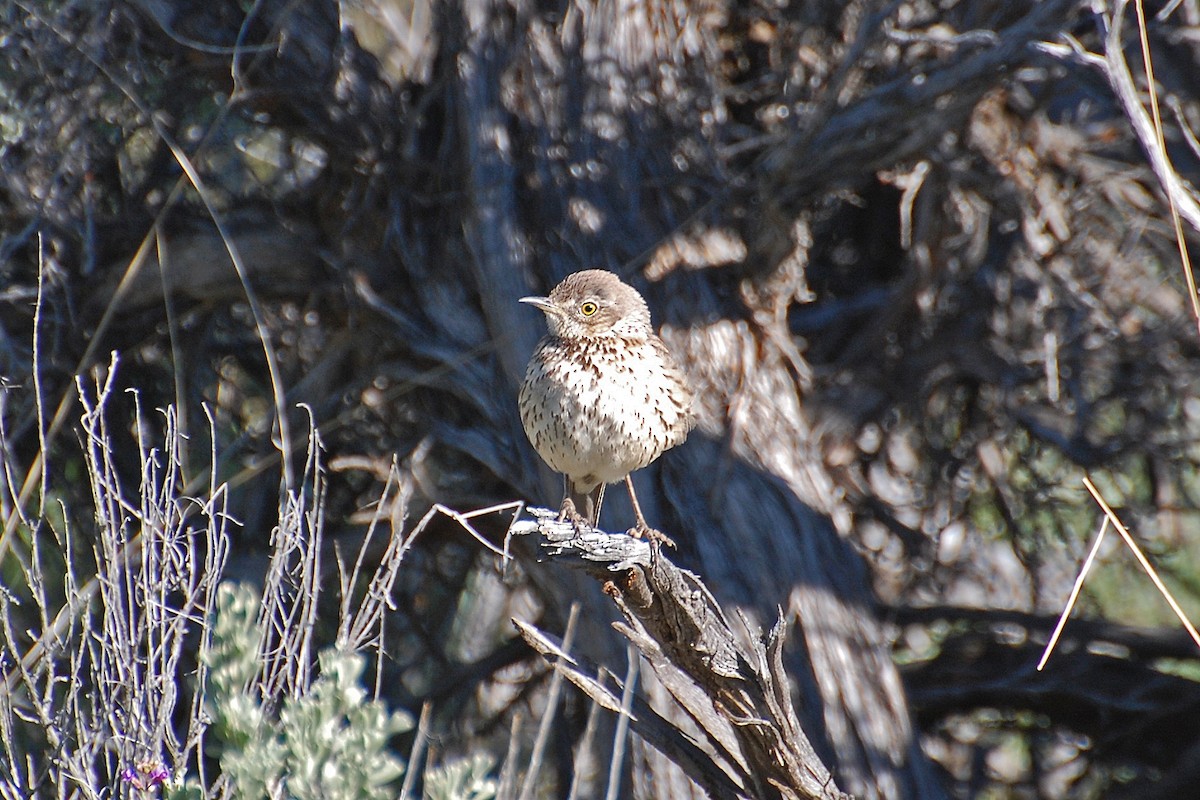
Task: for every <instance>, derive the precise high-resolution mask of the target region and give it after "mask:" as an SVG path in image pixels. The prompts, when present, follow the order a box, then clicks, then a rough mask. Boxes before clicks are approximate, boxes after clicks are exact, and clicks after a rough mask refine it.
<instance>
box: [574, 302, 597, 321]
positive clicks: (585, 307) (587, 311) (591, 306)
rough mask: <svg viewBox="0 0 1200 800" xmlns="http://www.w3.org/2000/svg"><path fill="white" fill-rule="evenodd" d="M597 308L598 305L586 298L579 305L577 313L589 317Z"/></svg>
mask: <svg viewBox="0 0 1200 800" xmlns="http://www.w3.org/2000/svg"><path fill="white" fill-rule="evenodd" d="M599 310H600V306H598V305H596V304H595V303H593V302H592V301H591V300H588V301H587V302H586V303H583V304H582V305H580V306H579V313H580V314H583V315H584V316H585V317H590V316H592V315H593V314H595V313H596V312H597V311H599Z"/></svg>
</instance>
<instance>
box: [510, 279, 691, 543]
mask: <svg viewBox="0 0 1200 800" xmlns="http://www.w3.org/2000/svg"><path fill="white" fill-rule="evenodd" d="M521 302H522V303H529V304H531V305H534V306H537V307H538V308H539V309H541V310H542V311H543V312H544V313H545V314H546V320H547V322H548V324H549V327H550V334H549V335H548V336H546V337H545V338H543V339H542V341H541V342H539V343H538V346H537V349H536V350H535V351H534V353H533V357H532V358H531V359H530V361H529V367H528V369H527V370H526V372H525V382H524V383H523V384H522V386H521V394H520V398H519V404H520V408H521V422H522V424H523V425H524V426H525V433H526V435H528V436H529V441H530V442H532V443H533V447H534V449H535V450H537V452H538V455H540V456H541V457H542V459H543V460H545V462H546V463H547V464H549V465H550V466H551V467H552V468H553V469H554V470H556V471H557V472H560V473H562V474H563V475H564V476H565V478H566V496H565V498H564V499H563V513H564V516H571V515H573V514H576V513H578V514H579V515H580V516H581V517H583V519H584V520H585V521H587V522H588V523H589V524H591V525H595V524H596V522H597V520H598V518H599V516H600V504H601V502H602V500H603V499H604V487H605V486H606V485H607V484H610V483H616V482H617V481H620V480H624V481H625V482H626V485H627V486H628V487H629V496H630V500H631V501H632V502H633V508H634V513H635V514H636V516H637V527H636V528H635V529H634V530H635V531H636V532H638V533H650V534H655V533H657V532H656V531H654V530H653V529H652V528H650V526H649V525H647V524H646V520H645V518H644V517H643V516H642V510H641V508H640V507H639V505H638V501H637V496H636V495H635V494H634V492H633V483H632V481H630V480H629V473H631V472H633V471H634V470H637V469H641V468H642V467H645V466H647V465H648V464H650V463H651V462H652V461H654V459H656V458H658V457H659V456H660V455H662V453H663V452H664V451H666V450H669V449H670V448H672V447H674V446H675V445H677V444H679V443H680V442H682V441H683V440H684V439H685V438H687V434H688V431H690V430H691V428H692V425H693V424H694V421H695V419H694V417H693V415H692V393H691V391H690V390H689V389H688V387H687V383H686V381H685V379H684V376H683V373H682V372H681V371H680V369H679V367H678V366H677V365H676V363H675V360H674V359H673V358H672V357H671V353H670V352H669V351H668V350H667V346H666V345H665V344H664V343H663V341H662V339H660V338H658V336H657V335H656V334H655V333H654V328H653V327H652V326H651V324H650V310H649V308H647V307H646V301H645V300H643V299H642V296H641V295H640V294H638V292H637V290H636V289H634V288H633V287H632V286H629V285H628V284H625V283H622V282H621V280H620V279H619V278H618V277H617V276H616V275H614V274H613V273H611V272H605V271H604V270H597V269H590V270H584V271H583V272H576V273H575V274H573V275H569V276H567V278H566V279H564V280H563V281H562V283H560V284H558V286H555V287H554V289H553V290H552V291H551V292H550V296H549V297H523V298H521Z"/></svg>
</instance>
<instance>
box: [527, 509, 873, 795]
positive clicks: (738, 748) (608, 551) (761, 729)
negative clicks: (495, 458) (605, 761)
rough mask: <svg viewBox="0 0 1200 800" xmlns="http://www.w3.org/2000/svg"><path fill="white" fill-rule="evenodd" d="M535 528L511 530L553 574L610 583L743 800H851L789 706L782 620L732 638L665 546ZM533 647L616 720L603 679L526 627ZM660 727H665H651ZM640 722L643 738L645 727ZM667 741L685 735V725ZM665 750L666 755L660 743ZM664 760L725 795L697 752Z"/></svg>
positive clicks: (543, 515)
mask: <svg viewBox="0 0 1200 800" xmlns="http://www.w3.org/2000/svg"><path fill="white" fill-rule="evenodd" d="M530 511H531V513H532V514H533V516H534V518H535V519H534V520H533V521H518V522H516V523H514V525H513V527H512V530H511V531H510V532H511V534H513V535H518V536H520V535H535V536H536V541H537V544H538V545H539V552H540V553H541V554H542V555H543V556H544V557H545V558H546V560H547V561H549V562H550V563H552V564H556V565H562V566H565V567H570V568H572V569H577V570H583V571H585V572H587V573H588V574H589V575H591V576H592V577H593V578H595V579H597V580H599V581H602V582H603V583H604V587H605V593H606V594H607V595H608V596H609V597H611V598H612V600H613V602H614V603H615V605H616V607H617V608H618V609H619V610H620V612H621V614H622V615H623V616H624V617H625V621H626V624H616V625H615V627H616V629H617V630H618V631H620V632H621V634H622V635H624V636H625V637H626V638H627V639H629V641H630V642H632V643H633V645H634V646H635V647H636V648H637V650H638V652H639V653H641V655H642V657H643V658H644V659H645V660H646V662H647V663H648V664H649V665H650V668H651V669H652V670H653V671H654V673H655V674H656V675H657V676H658V678H659V680H660V681H661V682H662V683H663V685H664V686H665V687H667V690H668V691H669V692H670V693H671V695H672V696H673V697H674V699H675V701H676V702H677V703H678V704H679V707H680V708H681V709H682V710H683V711H684V712H685V713H686V715H687V716H688V717H689V718H690V719H691V720H692V722H694V723H695V724H696V726H697V727H698V728H699V730H700V731H701V732H702V733H703V734H704V736H705V737H706V739H707V743H708V744H709V745H710V746H711V748H712V750H711V751H710V758H711V759H712V761H713V762H714V763H715V764H716V766H717V767H718V768H719V770H720V774H721V775H722V776H728V778H727V779H732V780H735V781H736V785H737V786H738V791H737V794H736V796H738V797H748V798H789V799H790V798H813V799H814V800H816V799H818V798H819V799H820V800H838V799H839V798H845V799H846V800H849V797H850V796H849V795H847V794H844V793H842V792H841V791H840V790H839V789H838V788H837V786H836V784H835V783H834V781H833V777H832V775H831V774H830V771H829V769H828V767H826V766H825V765H824V764H823V763H822V762H821V760H820V758H819V757H818V755H817V753H816V751H815V750H814V749H813V747H812V744H811V743H810V742H809V740H808V737H807V736H806V735H805V734H804V732H803V730H801V727H800V722H799V719H798V718H797V716H796V713H795V711H794V709H793V708H792V699H791V695H790V693H789V688H788V686H789V683H788V678H787V675H786V673H785V672H784V669H783V657H782V651H783V641H784V634H785V630H786V622H785V620H784V618H783V616H782V614H781V615H780V618H779V619H778V620H777V621H776V623H775V625H774V626H773V627H772V629H771V631H770V632H769V633H767V634H766V635H763V634H762V633H761V631H758V632H756V631H754V630H753V626H752V625H751V624H750V623H749V622H748V621H747V620H746V619H745V618H741V620H740V622H741V625H742V631H743V632H742V635H738V634H737V633H735V630H734V628H733V626H732V625H731V624H730V623H729V620H728V619H727V618H726V616H725V612H724V610H723V609H722V608H721V606H720V604H718V603H717V601H716V599H715V598H714V597H713V596H712V594H711V593H710V592H709V590H708V587H706V586H705V585H704V582H703V581H702V580H701V579H700V577H699V576H697V575H696V574H695V573H692V572H689V571H687V570H683V569H680V568H679V567H677V566H675V564H673V563H672V562H671V561H670V559H669V557H668V555H667V554H666V553H664V552H663V551H662V550H661V549H660V548H658V547H656V546H652V545H650V544H649V543H647V542H646V541H643V540H641V539H635V538H633V537H631V536H628V535H624V534H619V535H613V534H608V533H605V532H603V531H600V530H595V529H588V528H580V527H577V526H575V525H573V524H571V523H564V522H560V521H558V519H557V514H556V513H555V512H553V511H549V510H547V509H538V508H534V509H530ZM518 626H519V628H520V630H521V632H522V636H524V638H525V640H526V641H527V642H528V643H529V644H530V645H531V646H533V647H534V648H535V649H536V650H538V651H539V652H541V653H542V654H543V655H544V656H546V657H547V658H550V659H551V663H553V664H554V665H555V667H556V669H559V670H560V671H565V672H568V673H570V674H571V678H570V679H571V680H572V681H573V682H576V683H577V685H580V684H584V683H587V684H588V685H589V689H590V691H589V695H591V696H593V698H594V699H597V701H598V702H602V704H604V705H605V706H606V707H608V708H610V709H612V710H616V708H619V703H618V704H617V705H616V706H614V705H613V703H614V702H615V700H616V698H611V697H610V698H609V699H608V700H601V699H600V696H601V695H602V693H603V692H602V690H601V689H600V688H599V687H597V686H596V684H595V681H594V680H591V679H589V678H588V677H587V676H585V675H583V674H581V673H580V672H579V667H578V665H577V664H576V663H572V662H573V660H572V659H571V658H570V656H569V655H568V654H565V653H562V652H561V651H559V652H555V651H554V650H553V649H552V648H550V647H548V646H547V645H546V644H545V641H546V640H545V638H544V636H541V635H538V634H536V633H535V632H533V631H532V630H530V629H529V627H528V626H525V625H523V624H520V623H518ZM653 723H654V724H655V725H659V726H661V725H662V724H664V721H663V720H662V719H661V718H657V717H656V718H654V719H653ZM648 724H650V723H642V722H641V721H640V720H638V719H637V718H636V717H635V718H634V720H633V725H634V728H635V730H638V732H639V733H641V731H642V728H643V727H644V725H648ZM671 731H672V732H671V734H670V735H669V736H666V735H664V734H662V733H661V732H659V733H658V734H657V735H655V736H653V737H652V738H648V741H650V742H651V743H652V744H655V743H656V742H661V741H662V740H663V739H664V738H669V739H671V740H676V739H677V738H678V737H685V738H686V734H684V733H683V732H682V731H681V730H680V729H679V728H678V727H677V726H676V727H672V728H671ZM656 746H658V745H657V744H656ZM680 750H686V748H680V749H674V748H673V749H672V750H671V751H666V750H664V752H668V754H669V755H670V756H671V757H672V760H674V761H675V762H676V763H677V764H680V765H681V766H684V767H685V770H686V771H687V772H688V774H689V775H692V776H693V777H700V778H703V781H702V785H706V787H707V788H709V789H710V790H711V789H716V788H724V789H725V791H722V792H719V793H717V794H715V795H714V796H717V797H721V796H729V795H728V794H727V791H728V789H729V788H730V787H728V786H724V787H721V785H720V784H721V783H722V782H721V781H718V780H714V778H713V777H712V775H711V773H710V769H706V768H705V767H706V766H707V765H706V764H705V763H703V762H702V763H700V764H696V763H694V759H695V758H696V756H697V755H698V752H697V751H695V750H686V757H684V756H683V755H682V754H681V752H680Z"/></svg>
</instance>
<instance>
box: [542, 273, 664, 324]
mask: <svg viewBox="0 0 1200 800" xmlns="http://www.w3.org/2000/svg"><path fill="white" fill-rule="evenodd" d="M521 302H522V303H529V304H530V305H531V306H537V307H538V308H540V309H541V310H542V311H543V312H544V313H545V314H546V322H547V324H548V325H549V326H550V333H551V335H553V336H557V337H559V338H562V339H601V338H606V337H614V338H622V339H640V338H645V337H646V336H649V335H650V334H651V333H653V331H654V329H653V328H652V327H651V325H650V309H649V308H647V307H646V301H645V300H643V299H642V296H641V295H640V294H638V291H637V289H634V288H633V287H632V286H630V285H629V284H627V283H623V282H622V281H621V279H620V278H618V277H617V276H616V275H614V274H613V273H611V272H606V271H605V270H602V269H588V270H584V271H583V272H576V273H574V274H572V275H568V276H567V277H566V278H564V279H563V281H562V283H560V284H558V286H555V287H554V289H552V290H551V291H550V296H549V297H522V298H521Z"/></svg>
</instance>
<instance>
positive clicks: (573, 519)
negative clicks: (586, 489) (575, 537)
mask: <svg viewBox="0 0 1200 800" xmlns="http://www.w3.org/2000/svg"><path fill="white" fill-rule="evenodd" d="M558 521H559V522H569V523H571V524H572V525H574V526H575V528H576V530H578V529H579V528H581V527H590V526H589V525H588V521H587V520H586V519H585V518H584V516H583V514H580V513H579V512H578V511H577V510H576V509H575V501H574V500H572V499H571V498H569V497H564V498H563V501H562V505H561V506H559V508H558Z"/></svg>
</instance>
